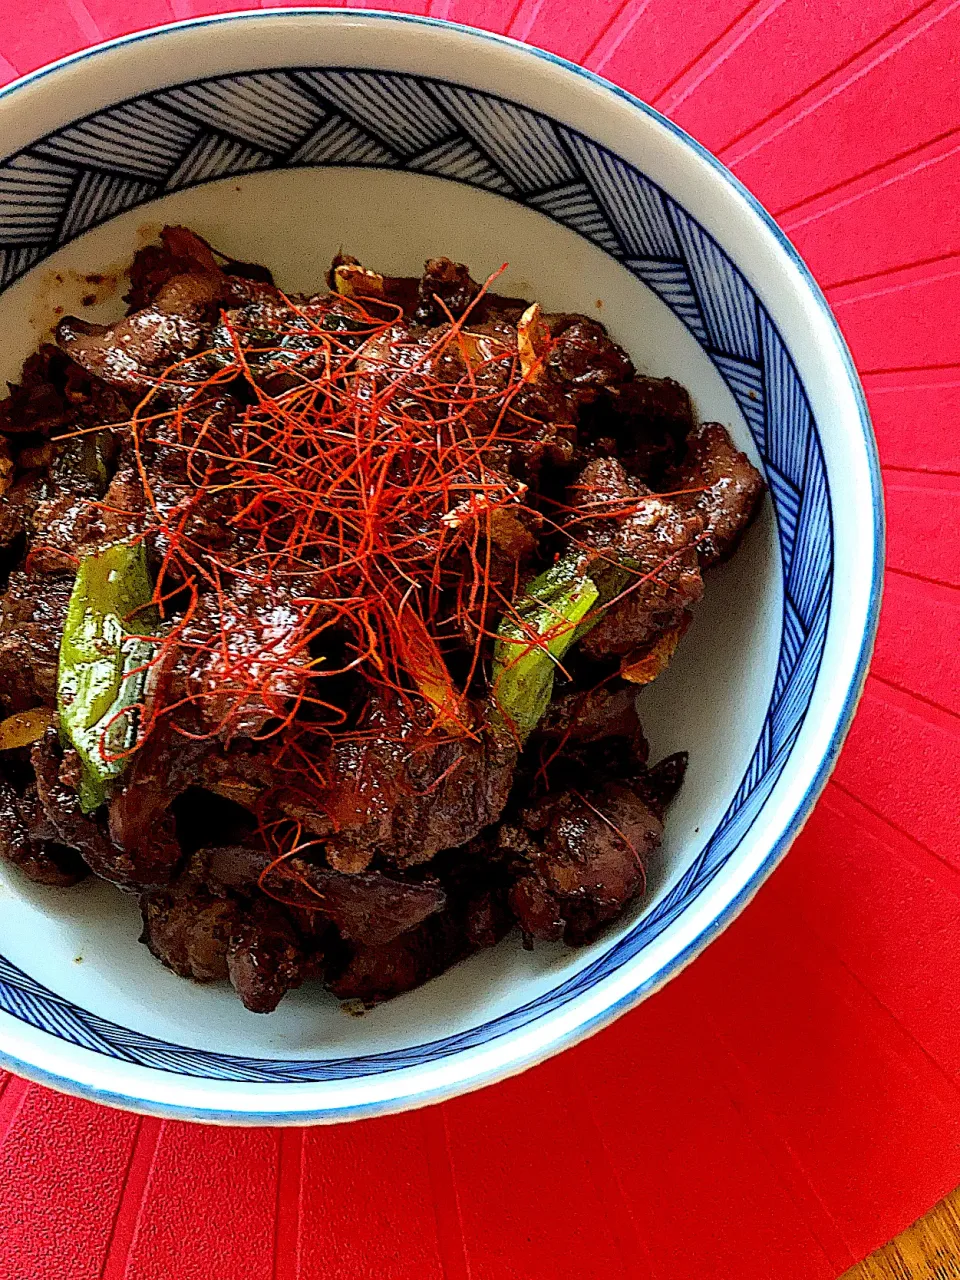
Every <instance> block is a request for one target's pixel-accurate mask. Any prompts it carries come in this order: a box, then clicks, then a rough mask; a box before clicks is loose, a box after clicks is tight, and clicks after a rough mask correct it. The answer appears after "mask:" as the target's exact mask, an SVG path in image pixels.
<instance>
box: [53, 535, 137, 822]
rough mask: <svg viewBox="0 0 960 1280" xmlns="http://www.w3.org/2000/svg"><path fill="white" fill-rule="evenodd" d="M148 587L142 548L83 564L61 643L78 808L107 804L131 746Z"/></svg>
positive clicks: (120, 546) (118, 547) (64, 713)
mask: <svg viewBox="0 0 960 1280" xmlns="http://www.w3.org/2000/svg"><path fill="white" fill-rule="evenodd" d="M152 599H153V584H152V583H151V581H150V575H149V573H148V572H147V562H146V556H145V554H144V549H143V545H142V544H141V543H137V544H130V543H125V542H117V543H114V544H113V545H112V546H109V547H106V548H104V549H103V550H100V551H94V552H92V553H91V554H89V555H86V556H84V557H83V559H82V560H81V561H80V568H79V570H78V572H77V580H76V582H75V583H74V585H73V592H72V594H71V596H70V603H69V604H68V605H67V617H66V621H65V623H64V628H63V638H62V640H61V641H60V664H59V667H58V670H57V709H58V710H59V712H60V731H61V734H62V736H63V738H64V739H65V741H67V742H68V743H69V744H70V746H72V747H73V748H74V750H75V751H76V752H77V754H78V755H79V757H80V761H81V765H82V771H81V776H80V782H79V784H78V787H77V791H78V794H79V796H80V807H81V809H82V810H83V812H84V813H92V812H93V810H94V809H97V808H99V806H100V805H101V804H103V803H104V801H105V800H106V799H107V797H108V795H109V793H110V789H111V787H112V786H113V783H114V782H115V780H116V779H117V777H119V775H120V774H121V773H122V772H123V770H124V768H125V766H126V763H127V756H126V755H124V754H123V753H124V752H129V751H130V749H131V748H132V747H133V746H134V745H135V743H136V737H137V720H138V717H137V715H136V712H135V711H134V710H130V711H129V712H127V714H124V712H125V711H126V709H127V708H134V707H136V705H137V704H138V703H140V702H141V701H142V700H143V690H144V686H145V684H146V675H147V673H146V670H145V666H146V664H147V663H148V662H149V661H150V659H151V657H152V656H153V652H154V646H153V644H152V643H151V642H150V641H149V640H144V639H141V638H140V637H141V636H144V635H150V634H152V633H153V632H154V631H155V630H156V627H157V610H156V608H155V607H154V606H153V605H152V604H151V603H150V602H151V600H152Z"/></svg>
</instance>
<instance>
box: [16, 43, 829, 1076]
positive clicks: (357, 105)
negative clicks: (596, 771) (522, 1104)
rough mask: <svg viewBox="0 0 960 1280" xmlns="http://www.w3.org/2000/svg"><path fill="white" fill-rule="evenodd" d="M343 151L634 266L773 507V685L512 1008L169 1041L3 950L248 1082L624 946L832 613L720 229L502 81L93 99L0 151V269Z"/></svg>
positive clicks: (160, 1055)
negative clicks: (299, 1035) (749, 446)
mask: <svg viewBox="0 0 960 1280" xmlns="http://www.w3.org/2000/svg"><path fill="white" fill-rule="evenodd" d="M344 165H346V166H362V167H366V168H387V169H394V170H403V171H406V172H411V173H420V174H428V175H432V176H434V177H437V178H442V179H447V180H449V181H454V182H461V183H466V184H468V185H469V186H472V187H478V188H480V189H482V190H484V191H490V192H495V193H496V194H498V195H501V196H503V197H505V198H507V199H509V200H513V201H516V202H518V203H520V204H522V205H525V206H527V207H528V208H531V209H536V210H538V211H539V212H541V213H543V214H545V215H546V216H547V217H549V218H551V219H552V220H554V221H555V222H558V223H561V224H562V225H563V226H565V227H569V228H570V229H571V230H573V231H575V232H577V233H578V234H579V235H581V236H583V237H584V238H585V239H587V240H589V241H590V242H591V243H592V244H594V245H596V246H598V247H599V248H600V249H602V250H603V251H604V252H605V253H607V254H609V255H610V256H611V257H613V258H615V259H616V260H617V261H618V262H620V263H622V264H623V266H624V267H625V268H626V269H627V270H628V271H630V272H631V273H632V274H633V275H634V276H636V277H637V278H638V279H640V280H642V281H643V282H644V283H645V284H647V285H648V286H649V287H650V288H651V289H652V290H653V291H654V292H655V293H656V294H657V295H658V296H659V297H660V298H661V299H662V300H663V301H664V302H665V303H666V304H667V306H668V307H669V308H670V309H671V311H673V313H674V314H675V315H676V316H678V317H679V319H680V320H682V321H683V323H684V324H685V325H686V326H687V328H688V329H689V330H690V332H691V333H692V334H693V335H694V337H695V338H696V339H697V341H698V342H699V343H700V345H701V346H702V347H703V349H704V350H705V351H706V352H707V354H708V355H709V356H710V358H711V359H712V361H713V363H714V364H715V366H716V367H717V369H718V370H719V372H720V374H721V376H722V377H723V379H724V381H725V382H726V384H727V386H728V387H729V388H730V390H731V392H732V393H733V395H734V397H735V399H736V401H737V403H738V404H739V406H740V408H741V409H742V411H743V414H744V417H745V418H746V420H747V423H748V424H749V427H750V430H751V432H752V433H753V438H754V440H755V441H756V445H757V449H758V450H759V453H760V457H761V459H762V461H763V465H764V468H765V471H766V477H767V481H768V483H769V485H770V492H771V496H772V499H773V505H774V508H775V511H776V516H777V526H778V533H779V539H780V550H781V555H782V563H783V586H784V606H783V623H782V634H781V641H780V654H779V662H778V667H777V673H776V678H775V683H774V689H773V694H772V697H771V701H770V705H769V707H768V710H767V714H766V718H765V720H764V723H763V728H762V730H761V732H760V736H759V739H758V741H757V744H756V749H755V751H754V754H753V758H752V759H751V761H750V764H749V767H748V768H747V771H746V773H745V775H744V777H743V780H742V782H741V784H740V786H739V788H738V790H737V793H736V795H735V796H734V798H733V800H732V802H731V804H730V806H729V808H728V809H727V811H726V813H725V814H724V816H723V818H722V820H721V821H720V823H719V825H718V827H717V828H716V830H715V831H714V832H713V835H712V836H711V837H710V840H709V841H708V843H707V845H706V847H705V848H704V850H703V851H702V853H701V854H700V856H699V857H698V858H697V859H696V861H695V863H694V864H693V865H692V866H690V867H689V869H688V870H687V872H686V873H685V875H684V876H683V878H682V879H681V880H680V881H679V882H678V883H677V884H676V885H674V886H673V888H672V889H671V890H670V892H669V893H668V894H667V895H666V896H665V897H664V898H663V899H662V900H661V901H660V902H659V903H657V904H656V906H655V907H654V908H653V909H651V910H650V911H649V913H648V914H646V915H645V916H644V917H643V918H642V919H641V920H640V922H639V923H638V924H637V925H636V927H635V928H634V929H632V930H631V931H630V932H629V933H628V934H626V935H625V936H624V937H623V938H622V939H621V940H620V941H619V942H618V943H616V944H615V945H613V946H611V947H610V949H609V950H608V951H607V952H605V954H604V955H603V956H601V957H600V958H599V959H598V960H596V961H595V962H594V963H593V964H592V965H590V966H589V967H588V968H586V969H584V970H582V971H581V972H579V973H578V974H576V975H575V976H573V977H572V978H570V979H568V980H567V981H566V982H563V983H561V984H560V985H558V986H557V987H555V988H553V989H552V990H551V991H548V992H547V993H545V994H544V995H542V996H540V997H539V998H537V999H536V1000H533V1001H530V1002H529V1003H528V1004H526V1005H524V1006H523V1007H522V1008H518V1009H516V1010H514V1011H513V1012H512V1013H510V1014H507V1015H504V1016H503V1017H500V1018H497V1019H494V1020H492V1021H489V1022H486V1023H483V1024H482V1025H479V1026H477V1027H474V1028H471V1029H470V1030H467V1031H464V1032H461V1033H459V1034H457V1035H451V1036H448V1037H446V1038H444V1039H441V1040H435V1041H432V1042H431V1043H429V1044H423V1045H416V1046H413V1047H411V1048H409V1049H403V1050H397V1051H394V1052H388V1053H379V1054H371V1055H366V1056H363V1057H356V1058H337V1059H329V1060H313V1061H290V1060H287V1061H281V1060H277V1061H273V1060H270V1059H259V1058H244V1057H239V1056H233V1055H228V1054H219V1053H212V1052H208V1051H206V1050H200V1049H192V1048H188V1047H185V1046H181V1045H172V1044H167V1043H165V1042H163V1041H160V1040H156V1039H154V1038H152V1037H150V1036H147V1035H143V1034H141V1033H139V1032H134V1031H130V1030H128V1029H126V1028H124V1027H120V1026H117V1025H116V1024H114V1023H112V1022H108V1021H106V1020H105V1019H103V1018H100V1017H98V1016H96V1015H95V1014H92V1013H89V1012H87V1011H86V1010H84V1009H81V1008H79V1007H78V1006H76V1005H74V1004H72V1003H71V1002H70V1001H68V1000H65V999H63V998H61V997H60V996H58V995H57V994H56V993H55V992H52V991H50V990H48V989H47V988H45V987H43V986H41V985H40V984H39V983H37V982H34V981H33V979H32V978H30V977H29V976H28V975H27V974H25V973H23V972H22V971H21V970H20V969H18V968H16V967H15V966H14V965H12V964H10V963H9V962H8V961H6V960H4V959H2V958H0V1008H2V1009H4V1010H6V1011H7V1012H8V1013H11V1014H13V1015H14V1016H15V1017H17V1018H20V1019H22V1020H23V1021H24V1022H27V1023H29V1024H31V1025H32V1026H35V1027H39V1028H42V1029H43V1030H44V1031H47V1032H49V1033H50V1034H51V1035H54V1036H58V1037H60V1038H61V1039H63V1040H67V1041H69V1042H70V1043H72V1044H76V1045H81V1046H85V1047H86V1048H89V1049H92V1050H95V1051H96V1052H98V1053H102V1054H105V1055H108V1056H110V1057H113V1058H118V1059H121V1060H123V1061H125V1062H130V1063H137V1064H140V1065H142V1066H145V1067H152V1068H155V1069H160V1070H167V1071H173V1072H177V1073H180V1074H184V1075H192V1076H199V1077H205V1078H211V1079H220V1080H234V1081H250V1082H262V1083H270V1082H273V1083H291V1082H295V1081H317V1080H342V1079H349V1078H351V1077H359V1076H365V1075H370V1074H374V1073H378V1072H381V1071H384V1070H391V1069H393V1070H396V1069H399V1068H402V1067H409V1066H415V1065H419V1064H423V1063H427V1062H431V1061H436V1060H438V1059H440V1058H442V1057H444V1056H446V1055H448V1054H451V1053H455V1052H458V1051H460V1050H462V1049H466V1048H469V1047H472V1046H474V1045H478V1044H482V1043H484V1042H486V1041H488V1040H491V1039H493V1038H495V1037H497V1036H500V1035H504V1034H506V1033H507V1032H509V1031H511V1030H513V1029H515V1028H517V1027H520V1026H524V1025H526V1024H528V1023H529V1022H531V1021H533V1020H535V1019H536V1018H538V1017H542V1016H543V1015H545V1014H546V1013H549V1012H550V1011H551V1010H553V1009H556V1008H558V1007H559V1006H561V1005H563V1004H565V1003H566V1002H567V1001H569V1000H570V999H572V998H574V997H575V996H576V995H578V994H579V993H580V992H581V991H584V990H586V989H588V988H589V987H591V986H592V985H593V984H594V983H596V982H597V981H599V980H600V979H602V978H604V977H606V976H608V975H609V974H611V973H613V972H614V971H615V970H617V969H618V968H619V967H620V966H621V965H623V964H624V963H625V962H626V961H627V960H629V959H630V958H631V957H633V956H634V955H636V954H637V952H638V951H639V950H640V949H641V948H642V947H644V946H646V945H647V944H648V943H650V942H651V941H652V940H653V939H654V938H656V937H657V936H658V935H659V934H660V933H662V932H663V930H664V929H665V928H666V927H667V926H668V925H669V924H670V923H671V922H672V921H673V920H675V919H676V918H677V916H678V915H679V914H680V913H681V912H682V911H683V910H684V908H685V907H686V906H687V905H688V904H689V903H690V902H691V901H692V900H693V899H694V898H696V896H697V895H698V894H699V893H700V891H701V890H702V889H703V888H704V886H705V885H707V884H708V883H709V881H710V880H712V879H713V877H714V876H715V875H716V874H717V872H718V871H719V869H720V868H721V867H722V866H723V865H724V863H725V862H726V861H727V860H728V859H729V858H730V856H731V854H732V853H733V851H734V850H735V848H736V847H737V845H738V843H739V842H740V840H741V839H742V837H743V835H744V833H745V832H746V831H747V829H748V828H749V827H750V825H751V824H752V822H753V821H754V819H755V817H756V816H757V814H758V812H759V810H760V808H761V807H762V805H763V803H764V801H765V800H766V798H767V796H768V795H769V793H770V791H771V789H772V787H773V785H774V783H775V782H776V781H777V779H778V778H779V776H780V774H781V772H782V770H783V767H784V765H785V763H786V761H787V757H788V756H789V754H790V752H791V750H792V747H793V744H794V741H795V740H796V737H797V734H798V733H799V731H800V727H801V725H802V723H803V719H804V715H805V713H806V710H807V707H808V705H809V703H810V697H811V694H812V692H813V686H814V684H815V682H816V678H817V673H818V671H819V667H820V661H821V657H822V654H823V647H824V641H825V637H826V631H827V621H828V617H829V612H830V597H831V584H832V569H833V530H832V521H831V514H830V495H829V490H828V486H827V477H826V471H825V467H824V461H823V454H822V451H821V447H820V440H819V437H818V434H817V428H816V423H815V421H814V418H813V414H812V413H811V410H810V405H809V402H808V400H807V397H806V394H805V392H804V389H803V386H802V385H801V382H800V379H799V377H798V375H797V371H796V368H795V367H794V364H793V361H792V360H791V358H790V355H789V353H788V352H787V350H786V347H785V346H784V343H783V341H782V340H781V338H780V335H779V334H778V332H777V329H776V327H775V325H774V324H773V322H772V320H771V319H770V316H769V315H768V313H767V311H766V310H765V309H764V307H763V305H762V304H761V302H760V301H759V299H758V298H757V296H756V294H755V293H754V291H753V290H752V289H751V287H750V285H749V284H748V282H747V281H746V279H745V278H744V276H743V275H742V274H741V273H740V271H739V270H738V269H737V268H736V267H735V266H734V264H733V263H732V262H731V261H730V259H729V258H728V257H727V256H726V254H725V253H724V252H723V250H722V249H721V248H720V247H719V245H718V244H717V243H716V241H714V240H713V239H712V237H711V236H710V235H709V234H708V233H707V232H706V231H705V230H704V229H703V227H701V226H700V224H699V223H698V222H697V221H696V220H695V219H694V218H692V217H691V216H690V215H689V214H688V213H686V212H685V211H684V209H682V208H681V207H680V206H679V205H678V204H677V203H676V201H674V200H673V199H671V198H670V197H669V196H668V195H667V194H666V193H665V192H664V191H662V190H661V189H660V188H659V187H658V186H656V185H655V184H654V183H652V182H651V181H650V180H649V179H648V178H646V177H644V175H643V174H642V173H640V172H639V171H638V170H637V169H636V168H634V167H633V166H632V165H630V164H628V163H627V162H626V161H625V160H623V159H621V158H620V157H619V156H616V155H614V154H613V153H612V152H610V151H608V150H607V149H605V148H604V147H601V146H599V145H597V143H595V142H593V141H591V139H590V138H588V137H585V136H584V135H583V134H582V133H578V132H576V131H575V130H573V129H569V128H567V127H566V126H564V125H563V124H561V123H559V122H558V121H555V120H551V119H549V118H547V117H546V116H544V115H541V114H540V113H538V112H535V111H531V110H529V109H528V108H526V107H523V106H520V105H519V104H517V103H515V102H510V101H507V100H505V99H503V98H499V97H495V96H493V95H491V94H488V93H481V92H478V91H477V90H474V89H470V88H466V87H463V86H461V85H457V84H450V83H447V82H445V81H441V80H436V79H428V78H425V77H415V76H410V75H399V74H394V73H387V72H373V71H367V70H353V69H350V68H309V67H304V68H290V69H287V70H269V71H263V72H259V73H249V74H243V75H232V76H218V77H216V78H213V79H208V80H201V81H196V82H192V83H187V84H181V85H177V86H175V87H172V88H167V89H163V90H160V91H158V92H155V93H151V94H147V95H144V96H142V97H139V98H134V99H131V100H129V101H126V102H123V103H120V104H118V105H117V106H114V107H111V108H109V109H106V110H103V111H99V112H97V113H96V114H95V115H91V116H88V117H87V118H86V119H83V120H80V121H77V122H75V123H73V124H71V125H69V126H67V127H66V128H63V129H61V130H59V131H58V132H56V133H53V134H50V135H49V136H47V137H45V138H43V139H42V140H41V141H39V142H36V143H33V144H32V145H31V146H29V147H27V148H26V149H24V150H23V151H21V152H19V153H17V154H16V155H15V156H12V157H11V158H10V159H8V160H6V161H5V162H4V163H3V164H2V165H0V289H4V288H6V287H7V286H8V285H9V284H10V283H11V282H12V281H14V280H16V279H17V278H19V277H20V276H21V275H23V274H24V272H26V271H28V270H29V269H30V268H31V267H32V266H33V265H34V264H36V263H37V262H39V261H41V260H42V259H43V258H45V257H47V256H48V255H49V254H51V253H52V252H54V250H56V249H57V248H59V247H60V246H61V245H63V244H66V243H67V242H68V241H70V240H73V239H74V238H75V237H77V236H79V235H80V234H81V233H83V232H84V231H87V230H89V229H90V228H91V227H94V226H97V225H98V224H100V223H102V222H105V221H107V219H109V218H112V217H114V216H115V215H116V214H119V213H121V212H123V211H124V210H126V209H130V208H133V207H134V206H136V205H141V204H144V203H146V202H147V201H150V200H153V199H156V198H158V197H160V196H163V195H165V194H167V193H168V192H171V191H178V190H181V189H182V188H184V187H190V186H195V185H198V184H200V183H205V182H212V181H215V180H217V179H221V178H228V177H233V176H235V175H237V174H242V173H250V172H253V171H258V170H267V169H286V168H295V167H302V166H307V167H316V166H344Z"/></svg>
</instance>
